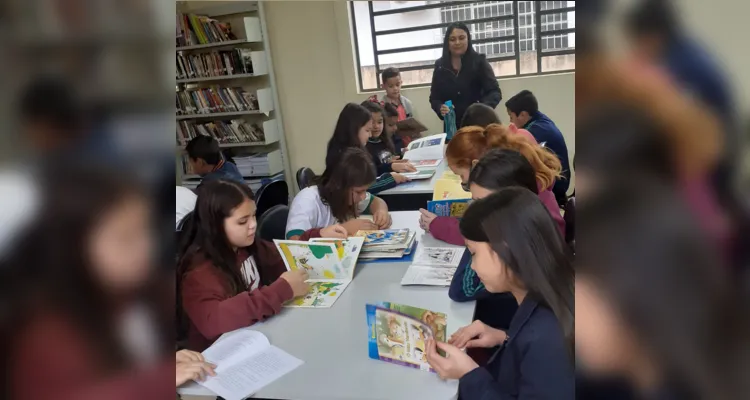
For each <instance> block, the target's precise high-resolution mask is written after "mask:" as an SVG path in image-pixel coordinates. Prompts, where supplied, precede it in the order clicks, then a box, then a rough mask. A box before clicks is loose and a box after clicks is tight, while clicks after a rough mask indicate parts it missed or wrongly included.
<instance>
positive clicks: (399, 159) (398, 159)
mask: <svg viewBox="0 0 750 400" xmlns="http://www.w3.org/2000/svg"><path fill="white" fill-rule="evenodd" d="M404 161H406V160H402V159H401V156H391V162H392V163H395V162H404Z"/></svg>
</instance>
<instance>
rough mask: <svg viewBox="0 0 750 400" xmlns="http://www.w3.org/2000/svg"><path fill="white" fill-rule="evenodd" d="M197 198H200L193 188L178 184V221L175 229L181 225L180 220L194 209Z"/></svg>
mask: <svg viewBox="0 0 750 400" xmlns="http://www.w3.org/2000/svg"><path fill="white" fill-rule="evenodd" d="M196 200H198V196H197V195H196V194H195V193H193V191H192V190H190V189H188V188H186V187H182V186H177V202H176V203H177V204H176V205H177V223H176V225H175V229H177V227H179V226H180V221H182V219H183V218H185V216H186V215H188V214H189V213H191V212H192V211H193V209H194V208H195V201H196Z"/></svg>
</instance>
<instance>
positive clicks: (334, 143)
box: [326, 103, 372, 169]
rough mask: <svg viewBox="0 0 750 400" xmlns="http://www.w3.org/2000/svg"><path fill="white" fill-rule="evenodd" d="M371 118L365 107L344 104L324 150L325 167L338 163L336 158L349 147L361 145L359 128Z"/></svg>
mask: <svg viewBox="0 0 750 400" xmlns="http://www.w3.org/2000/svg"><path fill="white" fill-rule="evenodd" d="M371 119H372V114H370V111H368V110H367V109H366V108H365V107H363V106H361V105H359V104H355V103H349V104H347V105H345V106H344V109H343V110H341V113H340V114H339V119H338V121H337V122H336V129H334V131H333V136H331V139H330V140H329V141H328V148H327V150H326V169H327V168H330V167H332V166H335V165H337V164H338V158H339V157H341V154H342V153H343V152H344V150H345V149H347V148H349V147H360V148H361V147H362V144H361V143H360V142H359V138H358V136H357V135H358V133H359V130H360V129H361V128H362V127H363V126H365V124H367V123H368V122H370V120H371Z"/></svg>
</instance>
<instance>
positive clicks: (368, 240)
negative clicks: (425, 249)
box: [356, 229, 417, 259]
mask: <svg viewBox="0 0 750 400" xmlns="http://www.w3.org/2000/svg"><path fill="white" fill-rule="evenodd" d="M356 236H361V237H364V238H365V242H364V244H363V245H362V251H361V252H360V253H359V258H361V259H374V258H401V257H403V256H406V255H409V254H411V251H412V248H413V247H414V246H413V245H414V239H415V238H416V236H417V232H415V231H411V230H409V229H386V230H380V231H359V232H357V234H356Z"/></svg>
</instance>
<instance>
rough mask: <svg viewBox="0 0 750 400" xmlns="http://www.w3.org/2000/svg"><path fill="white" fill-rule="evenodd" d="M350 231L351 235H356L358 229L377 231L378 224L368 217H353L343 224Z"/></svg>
mask: <svg viewBox="0 0 750 400" xmlns="http://www.w3.org/2000/svg"><path fill="white" fill-rule="evenodd" d="M341 226H343V227H344V228H345V229H346V232H347V233H349V236H354V235H356V234H357V232H358V231H376V230H378V225H377V224H375V222H373V221H370V220H368V219H352V220H349V221H346V222H344V223H343V224H341Z"/></svg>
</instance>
